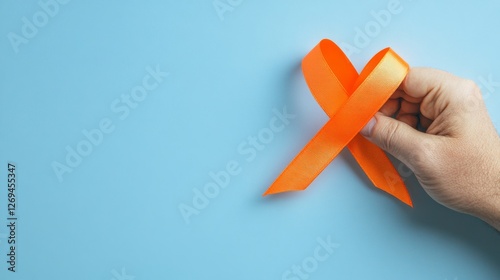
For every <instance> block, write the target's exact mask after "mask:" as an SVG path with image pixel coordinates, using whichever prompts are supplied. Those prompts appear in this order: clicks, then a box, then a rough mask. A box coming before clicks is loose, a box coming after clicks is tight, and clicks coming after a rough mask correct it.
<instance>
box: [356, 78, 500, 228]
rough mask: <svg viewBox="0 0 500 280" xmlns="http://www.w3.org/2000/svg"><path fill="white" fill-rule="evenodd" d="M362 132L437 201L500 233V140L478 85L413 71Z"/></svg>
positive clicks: (458, 79)
mask: <svg viewBox="0 0 500 280" xmlns="http://www.w3.org/2000/svg"><path fill="white" fill-rule="evenodd" d="M393 117H394V118H393ZM361 133H362V134H363V135H364V136H365V137H366V138H368V139H369V140H370V141H372V142H373V143H375V144H376V145H378V146H379V147H381V148H382V149H384V150H385V151H387V152H389V153H391V154H392V155H393V156H395V157H396V158H398V159H399V160H400V161H402V162H403V163H404V164H406V165H407V166H408V167H409V168H410V169H411V170H412V171H413V172H414V173H415V176H416V177H417V179H418V180H419V182H420V183H421V185H422V187H423V188H424V189H425V191H426V192H427V193H428V194H429V195H430V196H431V197H432V198H433V199H434V200H436V201H437V202H439V203H441V204H443V205H444V206H447V207H449V208H451V209H454V210H456V211H459V212H464V213H467V214H471V215H474V216H476V217H479V218H481V219H483V220H485V221H486V222H488V223H489V224H491V225H492V226H494V227H495V228H496V229H497V230H500V137H499V136H498V134H497V132H496V130H495V127H494V126H493V123H492V121H491V119H490V117H489V116H488V112H487V109H486V106H485V104H484V101H483V99H482V96H481V92H480V89H479V88H478V87H477V85H476V84H475V83H474V82H472V81H469V80H464V79H461V78H459V77H456V76H453V75H451V74H449V73H446V72H443V71H439V70H435V69H429V68H412V69H410V71H409V73H408V75H407V76H406V78H405V80H404V81H403V83H402V84H401V86H400V87H399V89H398V90H397V91H396V92H395V93H394V94H393V96H392V97H391V99H390V100H389V101H387V103H386V104H385V105H384V106H383V107H382V108H381V110H380V112H379V113H377V114H376V115H375V116H374V118H372V120H370V122H369V123H368V124H367V125H366V126H365V127H364V128H363V130H362V131H361Z"/></svg>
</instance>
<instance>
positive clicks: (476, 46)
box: [0, 0, 500, 280]
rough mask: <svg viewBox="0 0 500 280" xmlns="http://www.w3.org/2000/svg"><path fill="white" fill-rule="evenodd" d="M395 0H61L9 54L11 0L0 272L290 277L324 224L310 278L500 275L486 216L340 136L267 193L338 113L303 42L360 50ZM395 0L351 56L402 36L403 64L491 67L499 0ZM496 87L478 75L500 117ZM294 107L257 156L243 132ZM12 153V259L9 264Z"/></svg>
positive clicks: (2, 31)
mask: <svg viewBox="0 0 500 280" xmlns="http://www.w3.org/2000/svg"><path fill="white" fill-rule="evenodd" d="M45 1H47V0H45ZM389 2H390V1H388V0H380V1H368V0H367V1H326V0H323V1H319V0H316V1H243V2H242V3H241V4H240V5H234V7H232V10H231V11H227V12H225V13H223V15H222V17H219V16H218V13H217V11H216V9H215V8H214V6H213V3H212V1H209V0H205V1H192V0H189V1H159V0H149V1H70V2H69V3H67V4H64V5H63V4H60V5H59V11H58V12H57V13H56V14H55V15H54V16H53V17H50V18H49V20H48V22H47V24H45V25H44V26H43V27H41V28H38V32H37V33H36V35H35V36H34V37H33V38H30V39H29V40H28V42H27V43H26V44H24V43H23V44H21V45H19V46H18V52H17V53H16V52H15V51H14V48H13V46H12V44H11V42H10V40H9V37H8V34H9V33H10V32H14V33H16V34H18V35H21V34H22V30H21V28H22V26H23V21H22V18H23V17H26V18H28V19H29V20H30V21H33V15H35V14H36V13H37V11H40V10H41V7H40V6H39V4H37V3H36V2H35V1H21V2H20V1H2V2H0V35H1V36H2V37H0V74H1V75H0V128H1V130H0V135H1V138H0V139H1V140H0V141H1V145H0V165H1V166H5V167H2V168H1V169H0V182H2V183H1V184H0V185H1V186H2V187H1V188H0V206H1V209H0V218H1V224H0V225H1V226H0V253H1V255H0V260H1V262H0V278H1V279H23V280H24V279H73V280H77V279H105V280H109V279H117V280H120V278H123V279H126V277H123V275H122V277H119V275H118V274H126V275H127V276H133V277H135V278H134V279H136V280H143V279H144V280H145V279H282V276H283V274H284V273H285V271H287V270H288V269H290V268H291V266H292V265H294V264H297V265H300V264H301V263H302V261H304V260H306V259H307V258H308V257H310V256H312V255H313V252H314V250H315V248H316V247H317V246H318V244H319V243H318V242H317V238H323V239H326V238H327V236H330V237H331V240H332V241H333V242H335V243H338V244H339V245H340V246H339V247H338V248H336V249H335V250H334V253H333V254H331V255H330V256H329V257H328V259H327V260H325V261H323V262H319V264H318V267H317V268H316V269H315V270H314V271H313V272H311V273H309V275H308V276H309V277H310V279H460V280H461V279H498V278H499V277H500V265H499V263H500V242H499V241H500V236H499V235H498V234H497V233H496V232H495V231H494V230H493V229H492V228H490V227H489V226H487V225H486V224H485V223H483V222H482V221H480V220H478V219H475V218H472V217H469V216H466V215H462V214H458V213H455V212H453V211H451V210H448V209H446V208H444V207H442V206H440V205H438V204H437V203H435V202H434V201H433V200H431V198H429V196H428V195H427V194H426V193H425V192H424V191H423V190H422V189H421V187H420V186H419V184H418V182H417V181H416V179H415V178H414V176H408V175H406V176H405V180H406V182H407V184H408V187H409V189H410V192H411V194H412V197H413V200H414V204H415V207H414V208H413V209H412V208H409V207H406V206H404V205H403V204H402V203H400V202H399V201H397V200H395V199H394V198H392V197H390V196H388V195H386V194H385V193H383V192H381V191H379V190H377V189H375V188H373V187H372V186H371V184H370V182H369V181H368V180H367V179H366V177H365V176H364V175H363V173H362V172H361V170H360V168H359V167H358V166H357V164H356V162H355V161H354V160H353V158H352V156H351V155H350V154H349V153H348V152H346V151H344V152H342V154H341V155H340V156H339V157H338V158H337V159H335V161H334V162H333V163H332V164H330V165H329V166H328V167H327V168H326V170H325V171H324V172H323V173H322V174H321V175H320V176H319V177H318V178H317V179H316V180H315V181H314V182H313V184H312V185H311V186H310V187H309V188H308V189H307V190H306V191H304V192H300V193H293V194H285V195H280V196H274V197H270V198H262V197H261V194H262V193H263V192H264V191H265V190H266V189H267V187H268V186H269V185H270V184H271V183H272V181H273V180H274V179H275V178H276V176H277V175H278V174H279V173H280V172H281V171H282V169H283V168H284V167H285V166H286V165H287V164H288V162H289V161H290V160H291V159H292V158H293V156H294V155H295V154H296V153H297V152H298V151H299V150H300V149H301V148H302V147H303V146H304V145H305V143H307V142H308V140H309V139H310V138H311V137H312V136H313V135H314V134H315V133H316V132H317V130H318V129H319V128H320V127H321V126H322V125H323V124H324V123H325V122H326V120H327V118H326V116H325V114H324V113H323V112H322V111H321V109H320V108H319V106H318V105H317V104H316V102H315V101H314V100H313V98H312V96H311V95H310V93H309V90H308V89H307V86H306V85H305V82H304V80H303V77H302V73H301V71H300V61H301V59H302V57H303V56H304V55H305V54H306V53H307V52H308V51H309V50H310V49H311V48H313V47H314V46H315V44H317V43H318V42H319V40H321V39H322V38H330V39H332V40H334V41H336V42H338V43H344V44H351V45H355V42H354V38H355V35H356V28H361V29H364V28H365V27H366V25H367V24H369V22H370V21H373V20H374V18H373V15H372V14H371V13H370V12H371V11H375V12H378V11H380V10H382V9H387V5H388V3H389ZM223 3H227V2H226V1H223ZM232 3H233V4H237V1H234V0H233V1H232ZM228 5H229V4H228ZM400 5H401V8H402V11H401V12H400V13H398V14H392V16H391V20H390V22H389V23H388V24H387V25H386V26H382V27H381V28H380V30H379V31H378V32H377V34H375V35H374V36H373V37H372V38H370V42H369V43H368V44H367V46H364V47H362V48H360V51H359V53H355V54H352V55H350V58H351V60H352V61H353V63H354V64H355V66H356V67H357V68H358V69H361V68H362V67H363V66H364V64H365V63H366V62H367V61H368V59H369V58H370V57H371V56H372V55H374V54H375V53H376V52H377V51H378V50H380V49H382V48H384V47H386V46H391V47H392V48H393V49H394V50H395V51H396V52H398V53H399V54H400V55H401V56H402V57H403V58H405V59H406V60H407V61H408V62H409V63H410V65H412V66H430V67H436V68H440V69H444V70H447V71H450V72H452V73H454V74H456V75H459V76H463V77H467V78H470V79H473V80H475V81H477V82H478V83H480V80H481V78H480V77H483V79H487V78H488V76H490V75H491V77H492V79H493V80H494V81H499V80H500V64H499V58H500V57H499V54H498V53H499V52H498V50H499V48H500V40H499V36H498V27H499V26H500V17H498V11H499V8H500V4H499V2H497V1H481V2H477V1H475V2H474V1H470V2H469V1H460V2H457V1H439V3H438V1H432V2H431V1H429V2H425V1H409V0H401V1H400ZM157 65H159V68H160V69H161V70H162V71H165V72H169V76H168V77H167V78H165V80H164V81H163V82H162V83H161V84H160V85H159V86H158V88H157V89H155V90H153V91H151V92H150V93H149V94H148V96H147V98H145V100H144V101H143V102H141V103H140V104H139V105H138V106H137V108H135V109H134V110H131V112H130V114H129V115H128V116H127V117H126V118H125V119H123V120H121V119H120V118H119V116H120V114H117V113H116V112H113V111H112V109H111V108H110V106H111V104H112V102H113V101H114V100H115V99H117V98H120V96H121V95H122V94H130V92H131V89H132V88H134V87H135V86H138V85H141V83H142V79H143V77H145V76H146V75H147V74H148V72H147V70H146V68H147V67H148V66H150V67H153V68H155V67H156V66H157ZM499 90H500V88H498V87H496V88H492V90H488V89H487V88H485V86H483V92H484V93H485V100H486V103H487V105H488V108H489V110H490V114H491V115H492V118H493V120H494V121H496V127H497V128H499V127H500V114H499V112H498V109H497V108H498V107H499V105H500V98H499V94H498V92H499ZM284 106H286V107H287V110H288V111H289V112H290V113H293V114H295V116H296V117H295V119H293V120H291V122H290V124H289V125H287V126H286V127H285V129H284V130H283V131H281V132H279V133H275V135H274V137H273V139H272V141H270V142H269V143H268V144H266V145H265V148H264V149H263V150H262V151H259V152H258V153H257V154H256V156H255V158H254V159H252V160H251V161H247V160H246V159H247V155H243V154H241V153H240V152H238V149H237V147H238V145H240V143H242V142H244V141H246V139H247V137H249V136H252V135H257V134H258V133H259V132H260V131H262V129H264V128H266V127H268V126H269V121H270V120H271V119H272V118H273V116H274V114H273V109H277V110H279V111H281V110H282V108H283V107H284ZM494 110H497V111H496V112H495V111H494ZM103 118H109V119H110V120H111V121H112V123H113V125H114V127H115V129H114V131H113V132H112V133H109V134H106V135H104V139H103V140H102V143H100V145H98V146H95V147H94V148H93V151H92V152H91V154H90V155H88V156H87V157H84V158H83V160H82V162H81V164H80V165H79V166H77V167H76V168H74V170H73V171H72V172H71V173H66V174H64V176H63V181H62V182H60V181H59V180H58V178H57V176H56V174H55V173H54V171H53V168H52V164H53V162H54V161H57V162H60V163H64V162H65V156H66V150H65V147H66V146H67V145H69V146H71V147H73V148H74V147H75V146H76V145H77V144H78V143H79V142H80V141H82V140H84V139H85V138H84V136H83V134H82V130H84V129H87V130H91V129H95V128H98V127H99V122H100V121H101V120H102V119H103ZM231 160H235V161H237V162H238V163H239V164H240V168H241V173H240V174H238V175H236V176H233V177H231V181H230V183H229V185H228V186H227V187H226V188H224V189H222V190H220V193H219V194H218V195H217V196H216V197H215V198H213V199H210V204H209V205H208V207H206V208H204V209H202V210H200V212H199V214H198V215H193V216H191V217H190V223H189V224H187V223H186V222H185V220H184V219H183V216H182V215H181V213H180V211H179V206H180V205H181V204H182V203H184V204H186V205H192V202H191V201H192V199H193V196H194V193H193V188H197V189H202V188H203V186H204V185H205V184H206V183H208V182H211V178H210V176H209V175H208V174H209V172H218V171H220V170H223V169H224V168H225V166H226V163H227V162H228V161H231ZM8 162H14V163H16V166H17V176H18V187H17V198H18V204H17V215H18V218H19V220H18V225H17V231H18V232H17V242H18V246H17V266H16V268H17V272H16V273H11V272H8V271H7V263H6V262H5V261H6V259H7V257H6V253H7V242H6V237H7V235H6V233H7V228H6V227H5V225H4V224H7V222H6V220H5V219H6V216H7V210H6V201H7V199H6V195H7V190H6V172H7V170H6V169H7V163H8ZM394 162H395V165H396V166H397V167H399V168H400V169H401V170H402V171H404V172H406V171H407V169H406V168H405V167H403V166H401V164H400V163H399V162H397V161H394ZM124 272H125V273H124ZM117 275H118V276H117ZM290 279H293V278H290ZM297 279H298V278H297Z"/></svg>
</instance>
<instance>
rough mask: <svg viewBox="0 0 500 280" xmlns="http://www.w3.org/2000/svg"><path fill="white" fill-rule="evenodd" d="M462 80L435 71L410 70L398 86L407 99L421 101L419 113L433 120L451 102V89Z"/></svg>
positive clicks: (429, 69)
mask: <svg viewBox="0 0 500 280" xmlns="http://www.w3.org/2000/svg"><path fill="white" fill-rule="evenodd" d="M460 81H462V79H460V78H458V77H456V76H454V75H452V74H450V73H447V72H444V71H441V70H436V69H431V68H411V69H410V71H409V72H408V74H407V75H406V78H405V79H404V81H403V83H402V84H401V86H400V89H402V90H403V91H404V92H405V93H406V95H408V96H409V97H408V98H410V97H411V98H417V99H418V98H420V99H422V105H421V107H420V111H421V112H422V114H423V115H424V116H425V117H427V118H429V119H435V118H436V116H437V115H439V114H440V113H441V112H442V111H443V110H444V109H445V108H446V106H447V105H448V104H449V103H450V102H456V101H453V97H454V96H452V95H453V93H454V92H455V91H453V90H447V89H450V88H453V87H454V86H455V85H456V84H457V83H458V82H460Z"/></svg>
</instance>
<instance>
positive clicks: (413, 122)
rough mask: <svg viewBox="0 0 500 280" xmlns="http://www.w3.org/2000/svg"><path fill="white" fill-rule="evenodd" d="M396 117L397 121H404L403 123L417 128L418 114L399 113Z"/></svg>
mask: <svg viewBox="0 0 500 280" xmlns="http://www.w3.org/2000/svg"><path fill="white" fill-rule="evenodd" d="M396 119H397V120H398V121H401V122H404V123H405V124H407V125H409V126H411V127H413V128H415V129H416V128H417V124H418V116H417V115H414V114H399V115H398V116H397V117H396Z"/></svg>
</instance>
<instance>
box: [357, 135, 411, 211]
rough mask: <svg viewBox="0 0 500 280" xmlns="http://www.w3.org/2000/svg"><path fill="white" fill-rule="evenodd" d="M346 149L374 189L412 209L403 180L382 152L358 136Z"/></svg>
mask: <svg viewBox="0 0 500 280" xmlns="http://www.w3.org/2000/svg"><path fill="white" fill-rule="evenodd" d="M347 147H348V148H349V151H350V152H351V154H352V155H353V156H354V158H355V159H356V161H357V162H358V164H359V166H360V167H361V169H363V171H364V172H365V173H366V175H367V176H368V178H369V179H370V181H371V182H372V183H373V185H375V187H377V188H379V189H381V190H383V191H385V192H387V193H389V194H390V195H392V196H394V197H396V198H397V199H399V200H400V201H402V202H403V203H405V204H406V205H408V206H410V207H413V203H412V201H411V198H410V194H409V193H408V189H407V188H406V185H405V183H404V181H403V179H402V178H401V176H400V175H399V173H398V171H397V170H396V168H395V167H394V165H393V164H392V162H391V161H390V159H389V158H388V157H387V155H386V154H385V152H384V151H383V150H381V149H380V148H379V147H377V146H376V145H375V144H373V143H372V142H370V141H368V140H367V139H366V138H364V137H363V136H361V135H359V134H358V135H356V137H355V138H354V139H353V140H352V141H351V142H350V143H349V145H347Z"/></svg>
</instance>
